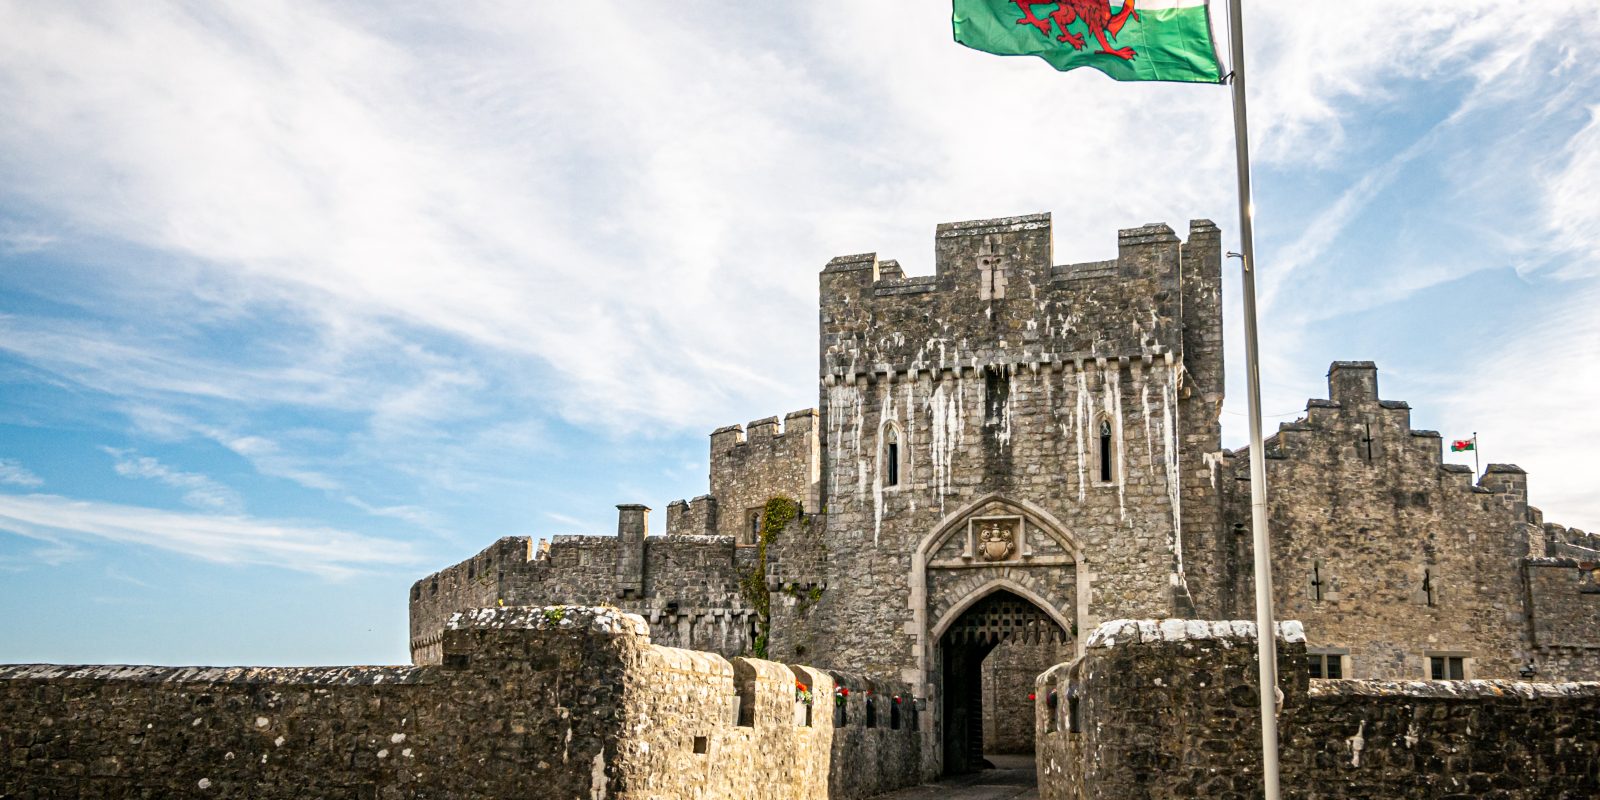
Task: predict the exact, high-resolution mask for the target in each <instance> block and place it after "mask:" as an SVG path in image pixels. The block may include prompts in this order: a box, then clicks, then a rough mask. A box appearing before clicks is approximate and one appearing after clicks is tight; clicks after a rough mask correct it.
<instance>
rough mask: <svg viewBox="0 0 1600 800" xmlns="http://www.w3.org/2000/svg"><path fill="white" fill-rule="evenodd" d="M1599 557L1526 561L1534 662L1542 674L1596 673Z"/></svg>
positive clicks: (1599, 667)
mask: <svg viewBox="0 0 1600 800" xmlns="http://www.w3.org/2000/svg"><path fill="white" fill-rule="evenodd" d="M1597 567H1600V562H1596V561H1580V560H1578V559H1575V558H1566V557H1534V558H1528V559H1526V560H1525V562H1524V566H1523V570H1524V580H1525V581H1526V582H1527V587H1528V601H1529V603H1530V613H1529V625H1530V628H1531V630H1530V635H1531V636H1532V640H1533V645H1534V652H1535V653H1536V660H1535V667H1536V668H1537V669H1538V670H1539V674H1540V676H1541V677H1546V676H1555V677H1566V676H1582V677H1585V678H1596V677H1600V585H1597V582H1596V572H1595V570H1596V568H1597Z"/></svg>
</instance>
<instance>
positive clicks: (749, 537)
mask: <svg viewBox="0 0 1600 800" xmlns="http://www.w3.org/2000/svg"><path fill="white" fill-rule="evenodd" d="M763 510H764V509H760V508H752V509H750V524H749V525H748V526H747V527H746V528H745V530H744V534H743V535H742V536H740V537H739V540H740V541H739V544H742V545H753V544H758V543H760V541H761V517H762V514H763Z"/></svg>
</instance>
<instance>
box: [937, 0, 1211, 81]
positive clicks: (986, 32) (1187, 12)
mask: <svg viewBox="0 0 1600 800" xmlns="http://www.w3.org/2000/svg"><path fill="white" fill-rule="evenodd" d="M1112 2H1115V0H1060V2H1055V1H1054V0H1050V1H1049V2H1042V3H1041V2H1032V0H954V6H953V8H952V13H951V22H952V23H953V24H954V27H955V36H956V41H957V42H960V43H961V44H964V45H966V46H968V47H970V48H972V49H974V50H982V51H984V52H986V53H995V54H997V55H1002V56H1038V57H1040V58H1042V59H1044V60H1045V61H1047V62H1049V63H1050V66H1052V67H1055V68H1056V69H1059V70H1069V69H1077V68H1078V67H1093V68H1094V69H1097V70H1100V71H1101V72H1104V73H1105V74H1107V75H1110V76H1111V77H1112V78H1115V79H1117V80H1119V81H1181V82H1185V83H1219V82H1221V80H1222V67H1221V66H1220V65H1219V64H1218V62H1217V48H1216V45H1215V44H1213V43H1212V40H1211V15H1210V13H1209V11H1210V10H1209V8H1208V7H1207V2H1206V0H1123V2H1122V6H1121V7H1120V8H1117V9H1115V10H1113V9H1112V8H1111V3H1112ZM1135 3H1137V4H1138V5H1137V7H1135Z"/></svg>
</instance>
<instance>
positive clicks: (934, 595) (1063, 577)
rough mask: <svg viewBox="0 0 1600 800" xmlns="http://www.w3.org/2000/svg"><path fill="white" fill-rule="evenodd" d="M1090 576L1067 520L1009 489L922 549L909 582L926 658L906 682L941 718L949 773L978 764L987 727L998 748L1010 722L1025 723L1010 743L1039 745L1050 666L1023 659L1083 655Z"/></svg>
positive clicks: (931, 535) (936, 533)
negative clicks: (1030, 700)
mask: <svg viewBox="0 0 1600 800" xmlns="http://www.w3.org/2000/svg"><path fill="white" fill-rule="evenodd" d="M1089 578H1090V575H1089V573H1088V571H1087V569H1086V565H1085V562H1084V559H1083V557H1082V551H1081V549H1080V545H1079V542H1078V541H1077V539H1076V538H1075V537H1074V536H1073V535H1072V534H1071V532H1070V531H1069V530H1068V529H1067V527H1066V526H1065V525H1063V524H1061V522H1060V521H1059V520H1058V519H1056V518H1055V517H1054V516H1053V515H1052V514H1050V513H1049V512H1048V511H1046V510H1044V509H1043V508H1040V507H1039V506H1037V505H1035V504H1033V503H1030V502H1028V501H1026V500H1020V499H1016V498H1009V497H1006V496H1004V495H1001V494H999V493H995V494H990V495H986V496H984V497H981V498H978V499H977V500H974V501H972V502H970V503H968V504H966V505H965V506H963V507H962V508H960V509H958V510H956V511H954V512H952V513H950V514H948V515H946V516H945V517H944V518H943V519H941V520H940V521H939V522H938V523H937V524H936V525H935V526H934V527H933V529H932V530H930V531H929V532H928V534H927V535H926V536H925V537H924V538H923V539H922V541H921V542H920V543H919V545H918V547H917V549H916V551H915V552H914V553H913V556H912V563H911V575H910V581H909V583H910V586H911V612H912V617H913V620H914V622H913V626H914V628H915V632H916V634H917V640H918V651H919V652H918V655H919V658H918V666H917V669H916V670H915V672H916V674H915V675H906V676H905V677H906V678H907V679H908V680H913V679H914V680H915V685H917V686H922V687H925V691H926V692H927V694H928V697H929V698H930V699H931V701H932V702H931V704H930V708H932V709H933V710H934V711H935V713H936V714H938V715H939V716H938V719H939V720H940V721H941V723H942V725H941V730H942V731H943V742H942V745H943V747H942V751H943V756H944V765H945V771H946V772H947V773H957V772H964V771H969V770H971V769H975V768H977V767H978V766H979V765H980V764H981V759H982V754H983V752H984V744H985V738H986V733H985V732H986V730H987V731H988V738H989V743H990V744H995V743H996V741H998V740H1001V739H1006V738H1008V737H1005V736H1002V734H1004V733H1005V732H1004V731H1003V730H1001V725H1002V724H1011V725H1013V726H1014V727H1020V726H1023V725H1025V726H1026V731H1020V730H1013V731H1012V732H1011V735H1010V736H1009V738H1008V740H1011V741H1020V738H1019V737H1025V739H1026V746H1027V747H1028V748H1030V749H1031V747H1032V733H1031V732H1032V719H1033V717H1032V712H1031V704H1026V705H1025V698H1026V695H1027V693H1028V692H1031V691H1032V673H1031V672H1030V670H1031V669H1033V668H1034V666H1038V669H1039V670H1041V671H1042V669H1043V668H1045V667H1048V666H1049V664H1044V665H1042V666H1039V665H1035V664H1033V663H1032V662H1031V661H1029V658H1028V657H1019V656H1018V655H1017V654H1018V653H1031V654H1033V655H1032V656H1031V658H1032V659H1033V660H1034V661H1037V660H1038V659H1039V658H1040V657H1041V656H1040V655H1038V654H1040V653H1047V654H1050V656H1051V657H1057V656H1059V657H1060V658H1068V657H1071V656H1072V655H1073V654H1075V653H1078V652H1081V648H1082V643H1081V641H1079V639H1078V636H1077V632H1078V630H1079V629H1080V628H1081V627H1083V626H1084V624H1085V623H1086V621H1087V614H1086V608H1087V598H1088V584H1089ZM991 654H993V656H994V658H993V659H992V660H990V661H987V662H986V659H990V656H991ZM1051 663H1054V661H1052V662H1051ZM1012 684H1015V685H1012ZM1007 704H1009V705H1007ZM1023 715H1026V720H1022V719H1021V716H1023Z"/></svg>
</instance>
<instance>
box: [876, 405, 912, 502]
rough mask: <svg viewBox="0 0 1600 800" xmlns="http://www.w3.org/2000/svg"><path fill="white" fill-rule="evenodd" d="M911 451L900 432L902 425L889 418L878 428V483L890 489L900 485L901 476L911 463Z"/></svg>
mask: <svg viewBox="0 0 1600 800" xmlns="http://www.w3.org/2000/svg"><path fill="white" fill-rule="evenodd" d="M909 455H910V453H908V452H907V451H906V446H905V436H904V435H903V434H901V433H900V425H899V424H898V423H896V422H894V421H892V420H887V421H885V422H884V423H883V426H882V427H880V428H878V480H877V485H878V486H880V487H882V488H884V489H889V488H893V487H896V486H899V485H900V476H901V475H904V474H905V472H906V466H907V465H908V464H909V463H910V461H911V460H910V459H909V458H907V456H909Z"/></svg>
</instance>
